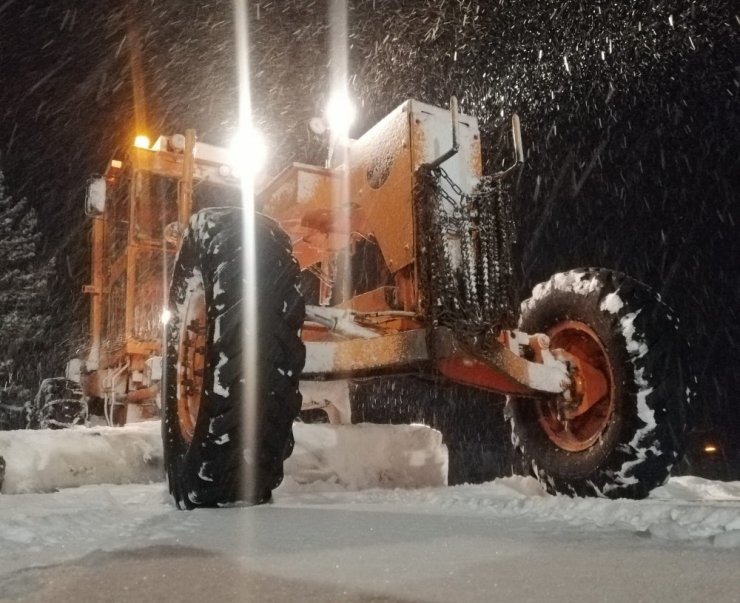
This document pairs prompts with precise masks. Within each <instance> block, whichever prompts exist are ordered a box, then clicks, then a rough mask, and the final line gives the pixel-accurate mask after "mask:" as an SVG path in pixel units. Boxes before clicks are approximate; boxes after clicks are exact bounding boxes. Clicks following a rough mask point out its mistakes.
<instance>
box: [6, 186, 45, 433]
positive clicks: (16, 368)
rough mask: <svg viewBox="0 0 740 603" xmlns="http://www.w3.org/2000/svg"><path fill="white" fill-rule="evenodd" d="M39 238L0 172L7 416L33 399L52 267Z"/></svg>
mask: <svg viewBox="0 0 740 603" xmlns="http://www.w3.org/2000/svg"><path fill="white" fill-rule="evenodd" d="M40 242H41V233H40V232H39V229H38V220H37V216H36V211H35V210H34V209H33V208H32V207H31V206H30V205H29V203H28V201H27V200H26V199H25V198H23V199H20V200H15V199H14V198H13V197H12V196H11V195H10V194H9V193H8V191H7V189H6V186H5V179H4V176H3V173H2V172H0V403H2V405H3V408H2V409H0V413H2V410H5V414H6V415H11V414H15V413H13V411H12V410H11V408H12V407H18V406H23V404H24V403H26V402H28V401H29V400H30V399H31V398H32V397H33V393H34V390H35V388H36V386H37V385H38V382H39V377H40V375H39V373H40V372H41V370H42V365H43V362H42V358H43V352H44V342H45V340H46V335H47V329H48V327H49V278H50V275H51V272H52V265H51V263H50V262H48V261H44V260H43V259H42V258H41V254H40ZM5 421H6V422H7V421H10V422H12V419H10V418H9V417H6V420H5ZM2 422H3V421H2V420H0V423H2Z"/></svg>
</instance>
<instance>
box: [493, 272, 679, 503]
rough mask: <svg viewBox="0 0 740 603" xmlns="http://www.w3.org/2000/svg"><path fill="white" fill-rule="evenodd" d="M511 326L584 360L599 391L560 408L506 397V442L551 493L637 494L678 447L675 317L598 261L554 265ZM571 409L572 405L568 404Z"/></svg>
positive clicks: (655, 481)
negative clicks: (564, 268)
mask: <svg viewBox="0 0 740 603" xmlns="http://www.w3.org/2000/svg"><path fill="white" fill-rule="evenodd" d="M519 328H520V329H521V330H522V331H524V332H527V333H545V334H547V335H549V336H550V339H551V349H557V348H561V349H565V350H566V351H567V352H569V353H570V354H572V355H574V356H575V357H577V358H580V359H582V360H586V361H587V362H588V363H589V366H590V367H593V369H594V371H595V372H594V371H592V372H591V373H590V375H589V374H587V373H586V372H583V374H582V375H581V376H580V377H579V378H581V379H585V381H588V379H589V378H593V375H594V374H596V373H598V375H600V376H597V377H596V378H597V379H605V381H606V384H605V388H603V389H604V391H605V392H606V393H605V394H604V395H603V396H600V397H599V399H598V401H597V402H596V403H595V404H593V406H590V407H589V408H588V409H587V410H581V411H579V410H578V409H575V410H574V411H569V413H568V414H567V415H566V414H565V413H563V410H562V407H561V408H558V404H557V400H556V399H555V397H551V398H547V399H538V400H532V399H525V398H516V397H513V398H509V400H508V401H507V405H506V413H507V416H508V417H509V419H510V422H511V429H512V442H513V444H514V445H515V446H516V447H517V448H518V449H519V450H520V451H521V453H522V455H523V458H524V462H525V466H528V467H529V468H530V470H531V471H532V473H533V475H535V477H537V478H538V479H539V480H540V482H541V483H542V484H543V485H544V486H545V487H546V488H547V489H548V490H549V491H550V492H552V493H561V494H568V495H571V496H605V497H608V498H644V497H645V496H647V495H648V493H649V492H650V491H651V490H652V489H653V488H655V487H656V486H659V485H660V484H662V483H663V482H665V480H666V479H667V478H668V475H669V473H670V470H671V468H672V467H673V466H674V465H675V464H676V463H677V462H678V461H679V460H680V457H681V455H682V454H683V451H684V447H685V435H686V417H687V411H688V406H689V401H690V400H689V399H690V396H691V391H690V386H691V385H692V384H691V383H690V379H689V374H688V370H687V368H686V366H685V362H684V358H685V355H684V353H683V345H684V344H683V342H682V341H680V338H679V332H678V320H677V319H676V317H675V316H674V315H673V313H672V312H671V311H670V309H669V308H668V307H667V306H666V305H665V304H663V303H662V302H661V301H660V299H659V297H658V296H657V295H656V294H655V293H653V292H652V291H651V290H650V289H649V288H648V287H647V286H645V285H643V284H642V283H639V282H637V281H635V280H633V279H631V278H629V277H627V276H625V275H623V274H620V273H618V272H612V271H608V270H602V269H585V270H573V271H571V272H566V273H561V274H555V275H554V276H553V277H551V278H550V280H549V281H547V282H545V283H541V284H539V285H537V286H536V287H535V288H534V290H533V292H532V297H531V298H530V299H528V300H526V301H525V302H523V303H522V307H521V317H520V322H519ZM579 412H580V414H578V413H579Z"/></svg>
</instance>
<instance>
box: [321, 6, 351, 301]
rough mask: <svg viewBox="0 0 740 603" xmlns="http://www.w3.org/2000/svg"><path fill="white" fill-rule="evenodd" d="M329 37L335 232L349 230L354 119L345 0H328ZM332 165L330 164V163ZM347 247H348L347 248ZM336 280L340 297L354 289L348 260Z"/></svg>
mask: <svg viewBox="0 0 740 603" xmlns="http://www.w3.org/2000/svg"><path fill="white" fill-rule="evenodd" d="M329 38H330V46H329V48H330V53H331V56H330V57H329V59H330V65H331V74H330V81H331V87H332V94H331V96H330V101H329V105H328V107H327V118H328V120H329V124H330V127H331V128H332V132H331V144H332V148H336V157H335V164H336V165H339V166H342V167H341V168H340V169H341V172H340V177H339V178H338V179H335V180H334V182H335V183H336V184H335V185H334V187H333V190H332V219H333V220H334V223H335V224H336V225H337V229H336V230H337V232H350V229H349V226H350V201H351V200H350V195H349V176H350V173H349V172H350V170H349V160H350V152H349V141H348V139H347V137H348V135H349V127H350V125H351V124H352V121H353V120H354V107H353V106H352V103H351V101H350V100H349V94H348V93H347V63H348V58H347V1H346V0H331V3H330V4H329ZM330 167H331V166H330ZM349 251H350V249H349V248H348V249H347V252H349ZM336 264H337V271H338V272H339V271H342V272H343V274H337V278H336V279H335V282H336V283H341V287H342V290H341V291H339V292H338V293H339V299H342V300H347V299H349V298H350V296H351V294H352V290H353V286H352V274H351V272H350V268H351V262H350V261H345V262H342V261H338V262H336Z"/></svg>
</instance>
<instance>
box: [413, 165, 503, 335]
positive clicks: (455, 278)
mask: <svg viewBox="0 0 740 603" xmlns="http://www.w3.org/2000/svg"><path fill="white" fill-rule="evenodd" d="M442 183H445V184H446V187H443V186H442ZM415 205H416V219H417V224H418V226H419V227H418V230H417V249H418V250H419V254H418V260H419V264H420V275H421V281H422V291H423V304H424V310H425V312H426V313H427V316H428V317H429V319H430V326H431V328H432V329H433V328H435V327H438V326H446V327H449V328H451V329H453V330H454V332H455V333H456V334H457V335H458V336H459V337H463V338H465V339H473V338H478V337H479V336H482V335H486V334H487V335H489V336H490V335H496V334H498V333H499V332H500V331H501V330H502V329H506V328H513V327H514V325H515V312H514V283H513V269H512V253H511V247H512V245H513V243H514V242H515V229H514V220H513V215H512V208H511V195H510V193H509V189H508V185H507V184H506V183H505V182H503V181H502V180H500V179H493V178H488V177H487V178H482V179H481V180H480V182H479V183H478V185H477V186H476V187H475V189H474V190H473V191H472V193H470V194H467V193H464V192H463V191H462V189H461V188H460V187H459V186H458V185H457V184H456V183H455V182H454V181H453V180H452V179H451V178H450V177H449V175H448V174H447V173H446V172H445V171H444V170H443V169H442V168H436V169H433V170H430V169H424V168H420V170H419V173H418V174H417V180H416V188H415ZM453 258H454V259H455V260H456V261H453Z"/></svg>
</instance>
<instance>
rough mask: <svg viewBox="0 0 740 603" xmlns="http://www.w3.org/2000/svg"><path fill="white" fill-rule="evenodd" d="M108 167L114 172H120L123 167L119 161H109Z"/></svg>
mask: <svg viewBox="0 0 740 603" xmlns="http://www.w3.org/2000/svg"><path fill="white" fill-rule="evenodd" d="M110 166H111V167H112V168H113V169H114V170H120V169H121V168H122V167H123V161H121V160H120V159H111V160H110Z"/></svg>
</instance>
